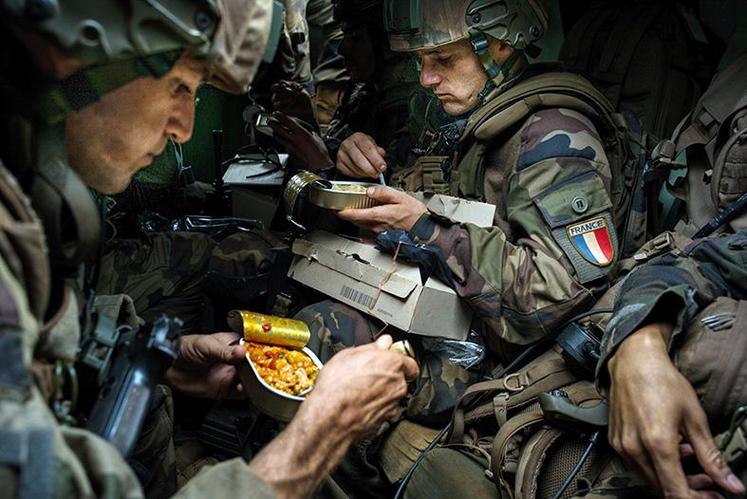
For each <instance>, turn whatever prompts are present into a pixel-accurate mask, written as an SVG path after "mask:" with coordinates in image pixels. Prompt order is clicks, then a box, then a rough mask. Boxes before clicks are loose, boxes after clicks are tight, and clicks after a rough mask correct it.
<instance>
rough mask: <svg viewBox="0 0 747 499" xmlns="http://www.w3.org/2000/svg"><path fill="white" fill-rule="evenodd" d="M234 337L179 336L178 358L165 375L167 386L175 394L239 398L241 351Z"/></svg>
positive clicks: (227, 335) (241, 389)
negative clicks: (179, 392)
mask: <svg viewBox="0 0 747 499" xmlns="http://www.w3.org/2000/svg"><path fill="white" fill-rule="evenodd" d="M239 339H240V336H239V335H238V334H237V333H214V334H190V335H186V336H182V342H181V346H180V347H179V356H178V357H177V358H176V360H175V361H174V365H173V366H171V368H169V370H168V371H166V382H167V383H168V384H169V385H171V386H172V387H174V388H176V389H177V390H179V391H181V392H183V393H185V394H187V395H190V396H193V397H201V398H212V399H224V398H238V397H241V396H242V392H243V388H242V386H241V385H240V383H239V381H238V372H237V370H236V365H237V364H239V363H240V362H244V347H242V346H240V345H238V344H237V342H238V340H239Z"/></svg>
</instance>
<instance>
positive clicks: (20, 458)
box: [0, 166, 274, 499]
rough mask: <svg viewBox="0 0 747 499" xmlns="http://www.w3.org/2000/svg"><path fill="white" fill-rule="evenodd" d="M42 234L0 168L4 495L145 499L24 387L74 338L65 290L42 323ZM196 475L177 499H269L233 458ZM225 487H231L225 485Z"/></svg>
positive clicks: (96, 442)
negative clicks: (241, 496)
mask: <svg viewBox="0 0 747 499" xmlns="http://www.w3.org/2000/svg"><path fill="white" fill-rule="evenodd" d="M42 234H43V231H42V227H41V224H40V222H39V220H38V218H37V217H36V216H35V215H34V213H33V211H32V210H31V208H30V204H29V202H28V200H27V199H26V197H25V196H24V195H23V194H22V193H21V191H20V190H19V187H18V184H17V183H16V182H15V180H14V179H13V177H12V175H11V174H10V173H9V172H8V171H7V170H5V169H4V168H3V167H1V166H0V298H1V299H0V346H2V348H0V359H1V360H2V366H3V368H2V370H1V371H0V428H2V429H0V441H2V442H3V445H2V446H1V450H0V477H2V478H3V487H4V490H3V493H4V494H9V495H10V496H13V497H20V498H34V499H36V498H42V497H53V496H59V497H81V498H93V497H104V496H105V497H115V498H120V497H121V498H137V497H144V494H143V490H142V488H141V484H140V483H139V481H138V479H137V477H136V475H135V473H134V472H133V470H132V469H131V468H130V466H129V465H128V464H127V463H126V462H125V461H124V459H123V458H122V457H121V456H120V455H119V453H118V452H117V450H116V449H115V448H114V447H112V446H111V445H110V444H109V443H107V442H105V441H103V440H102V439H100V438H99V437H97V436H96V435H93V434H92V433H90V432H88V431H85V430H83V429H78V428H74V427H69V426H62V425H60V424H59V423H58V422H57V419H56V418H55V415H54V414H53V413H52V411H51V410H50V407H49V405H48V402H49V400H48V398H47V396H45V395H50V392H47V393H46V394H45V393H43V391H42V389H41V387H37V385H36V384H35V381H36V382H38V381H39V380H38V378H32V360H33V362H34V363H35V364H36V363H38V362H43V363H52V364H54V363H55V362H62V363H65V362H71V361H72V360H73V358H74V356H75V352H76V347H77V343H78V338H79V336H80V331H79V325H78V304H77V302H76V299H75V294H73V293H72V292H70V291H69V290H68V291H66V292H65V299H64V300H63V307H62V308H61V310H60V311H59V312H58V313H57V314H55V315H54V317H53V319H52V322H50V323H47V324H44V323H43V313H44V296H45V290H46V289H49V279H50V276H49V266H48V263H47V250H46V245H45V243H44V238H43V235H42ZM31 293H34V294H31ZM119 303H122V302H121V300H120V301H119ZM40 307H41V308H40ZM36 373H37V370H36V369H34V374H36ZM136 453H137V451H136ZM144 457H145V456H144ZM147 457H150V458H152V457H153V456H152V455H151V456H147ZM148 462H151V464H153V466H159V465H158V464H155V463H152V461H148ZM203 473H204V474H206V476H207V478H202V477H201V478H200V479H199V480H196V481H195V482H194V483H190V484H188V486H187V487H185V488H184V489H183V490H182V491H181V494H182V495H184V496H186V497H189V496H191V495H194V496H204V495H205V494H210V495H211V496H212V497H221V496H223V497H235V491H236V490H238V489H240V490H242V491H245V493H246V494H247V495H249V496H250V497H256V498H266V497H274V496H273V495H272V494H271V492H270V491H269V489H268V488H267V486H266V485H264V484H263V482H262V480H261V479H260V478H259V477H256V476H254V475H253V474H252V473H251V471H250V470H249V469H248V467H247V465H246V463H245V462H244V461H242V460H240V459H238V460H234V461H228V462H226V463H222V464H220V465H217V466H215V467H214V468H213V469H211V470H210V471H205V472H203ZM228 478H230V479H231V480H232V481H231V482H226V481H225V479H228ZM9 488H10V489H9Z"/></svg>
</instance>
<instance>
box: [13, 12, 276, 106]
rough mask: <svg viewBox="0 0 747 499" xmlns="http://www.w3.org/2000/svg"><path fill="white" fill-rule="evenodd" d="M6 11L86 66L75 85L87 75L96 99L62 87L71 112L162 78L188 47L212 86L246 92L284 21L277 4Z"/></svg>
mask: <svg viewBox="0 0 747 499" xmlns="http://www.w3.org/2000/svg"><path fill="white" fill-rule="evenodd" d="M0 8H1V9H2V10H3V11H5V12H6V13H7V14H9V15H10V16H9V21H10V22H11V23H13V24H16V25H19V26H21V27H22V28H25V29H28V30H31V31H36V32H40V33H41V34H42V35H44V36H45V37H46V38H48V39H49V40H51V41H52V42H53V43H55V44H56V45H57V46H58V47H59V48H60V49H61V50H62V51H63V52H64V53H66V54H68V55H70V56H72V57H74V58H76V59H78V60H80V61H81V62H82V63H83V64H84V66H85V67H84V68H83V70H81V73H82V74H78V75H76V77H75V78H74V80H75V84H76V85H77V87H78V88H81V85H80V83H81V81H80V80H81V76H83V79H84V80H88V81H87V82H85V83H87V85H86V87H87V88H88V89H90V90H91V91H92V93H93V95H89V96H86V95H81V94H80V91H76V92H75V93H77V94H79V95H77V98H76V99H72V101H71V99H69V98H67V97H69V96H68V95H67V94H68V93H69V92H66V91H65V89H64V82H62V85H63V89H62V90H63V91H62V97H63V100H67V101H71V102H68V104H69V106H70V107H71V108H72V109H80V108H82V107H83V106H85V105H87V104H90V103H91V102H92V101H95V100H96V99H97V98H98V97H100V96H101V95H103V94H104V93H107V92H109V91H111V90H113V89H115V88H117V87H118V86H121V85H123V84H125V83H128V82H129V81H131V80H134V79H135V78H137V77H140V76H154V77H160V76H162V75H163V74H165V73H166V72H168V71H169V70H170V69H171V67H172V66H173V64H174V63H175V62H176V60H177V59H178V57H179V56H180V55H181V53H182V52H183V51H184V50H187V51H189V52H190V53H191V54H192V55H193V56H194V57H196V58H197V59H200V60H202V61H204V63H205V65H206V67H207V68H208V70H209V78H210V82H211V83H214V84H215V85H216V86H218V87H220V88H222V89H224V90H226V91H229V92H232V93H240V92H243V91H245V90H246V89H247V88H248V85H249V83H250V82H251V80H252V78H253V77H254V75H255V73H256V71H257V68H258V66H259V64H260V62H261V61H262V60H263V59H266V58H270V59H271V57H272V55H274V50H275V47H276V44H277V39H278V36H279V33H280V25H281V23H282V17H283V16H282V13H283V10H282V6H281V5H280V4H279V3H277V2H275V1H274V0H199V1H195V0H127V1H122V0H117V1H114V0H96V1H88V0H0ZM88 83H90V85H88ZM57 100H58V101H59V100H60V96H59V95H58V96H57Z"/></svg>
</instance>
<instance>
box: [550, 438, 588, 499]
mask: <svg viewBox="0 0 747 499" xmlns="http://www.w3.org/2000/svg"><path fill="white" fill-rule="evenodd" d="M599 435H600V432H599V430H597V431H595V432H594V433H592V434H591V436H590V437H589V445H587V446H586V449H584V453H583V454H581V458H580V459H579V460H578V462H577V463H576V466H574V467H573V470H572V471H571V473H570V475H568V477H567V478H566V479H565V481H564V482H563V485H561V486H560V488H559V489H558V491H557V492H556V493H555V495H554V496H553V497H552V499H560V496H562V495H563V493H564V492H565V491H566V489H567V488H568V487H569V486H570V485H571V482H573V479H574V478H576V476H577V475H578V473H579V472H580V471H581V467H583V465H584V463H585V462H586V460H587V459H588V458H589V454H591V450H592V449H593V448H594V446H595V445H596V443H597V441H599Z"/></svg>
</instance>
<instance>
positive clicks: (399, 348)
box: [389, 340, 415, 359]
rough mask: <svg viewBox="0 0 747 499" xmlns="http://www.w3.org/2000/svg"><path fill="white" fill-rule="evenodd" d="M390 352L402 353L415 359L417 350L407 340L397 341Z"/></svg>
mask: <svg viewBox="0 0 747 499" xmlns="http://www.w3.org/2000/svg"><path fill="white" fill-rule="evenodd" d="M389 350H390V351H392V352H397V353H400V354H402V355H405V356H407V357H411V358H413V359H414V358H415V350H414V349H413V348H412V345H411V344H410V342H409V341H407V340H402V341H395V342H394V343H392V346H390V347H389Z"/></svg>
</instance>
